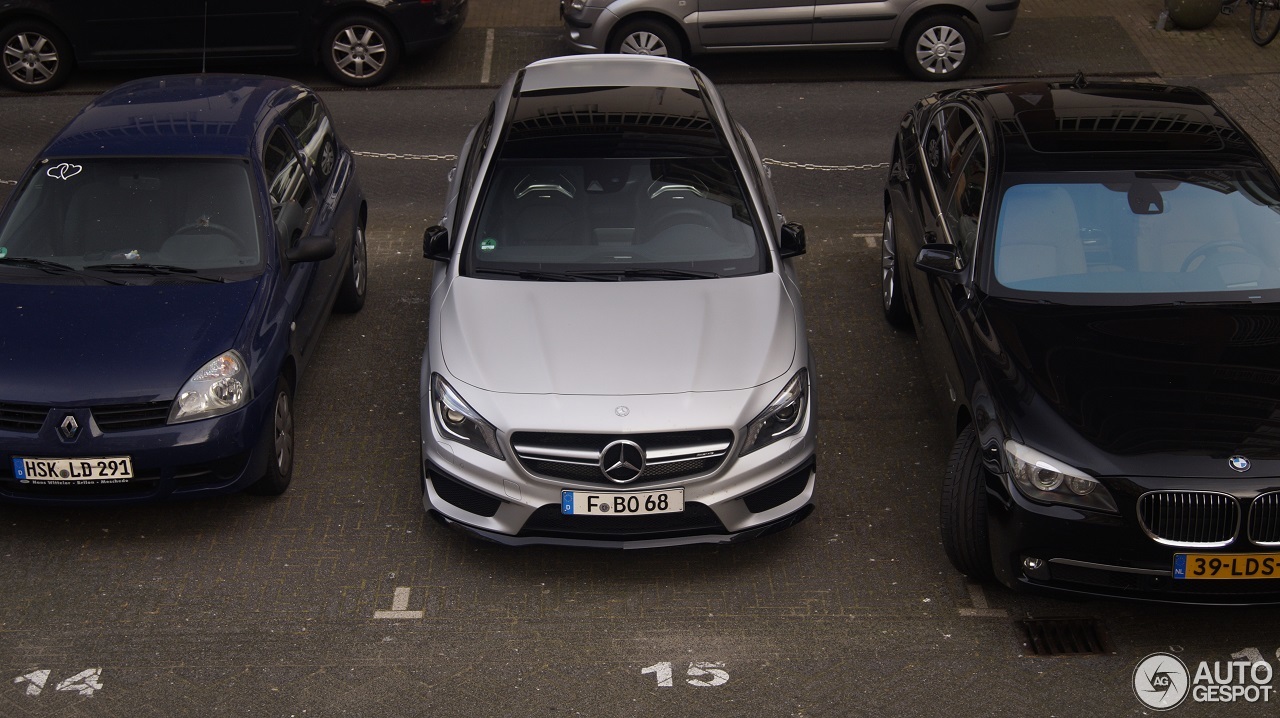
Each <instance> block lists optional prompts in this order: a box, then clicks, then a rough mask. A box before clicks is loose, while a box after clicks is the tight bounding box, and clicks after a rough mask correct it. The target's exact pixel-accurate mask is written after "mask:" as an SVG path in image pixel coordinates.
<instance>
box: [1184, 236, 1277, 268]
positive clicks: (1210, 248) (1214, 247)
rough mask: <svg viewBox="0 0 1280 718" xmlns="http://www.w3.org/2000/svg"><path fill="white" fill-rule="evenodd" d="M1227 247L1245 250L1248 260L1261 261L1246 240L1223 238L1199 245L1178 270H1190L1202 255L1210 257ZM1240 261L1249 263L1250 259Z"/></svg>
mask: <svg viewBox="0 0 1280 718" xmlns="http://www.w3.org/2000/svg"><path fill="white" fill-rule="evenodd" d="M1227 247H1235V248H1236V249H1240V250H1243V251H1244V254H1245V256H1246V257H1247V258H1248V260H1252V261H1261V259H1260V258H1259V257H1258V255H1256V254H1254V253H1253V248H1251V247H1250V246H1249V245H1247V244H1245V243H1244V242H1239V241H1235V240H1230V239H1222V240H1218V241H1216V242H1209V243H1208V244H1204V245H1201V246H1200V247H1197V248H1196V250H1195V251H1193V252H1192V253H1191V254H1188V255H1187V258H1186V259H1184V260H1182V268H1181V269H1179V270H1178V271H1179V272H1187V271H1190V270H1191V265H1192V264H1195V261H1196V260H1197V259H1199V258H1201V257H1206V258H1207V257H1209V255H1211V254H1217V253H1219V252H1221V251H1222V250H1224V249H1226V248H1227ZM1238 263H1239V264H1247V263H1248V261H1241V262H1238Z"/></svg>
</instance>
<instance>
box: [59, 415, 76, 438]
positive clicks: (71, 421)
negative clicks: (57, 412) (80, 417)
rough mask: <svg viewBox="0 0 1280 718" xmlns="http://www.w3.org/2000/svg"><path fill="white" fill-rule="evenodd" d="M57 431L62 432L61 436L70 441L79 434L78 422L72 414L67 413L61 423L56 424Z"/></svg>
mask: <svg viewBox="0 0 1280 718" xmlns="http://www.w3.org/2000/svg"><path fill="white" fill-rule="evenodd" d="M58 433H60V434H62V438H64V439H66V440H67V441H71V440H73V439H75V438H76V437H77V436H79V435H80V422H78V421H76V418H75V417H74V416H72V415H70V414H67V416H66V417H65V418H64V419H63V420H62V423H61V424H58Z"/></svg>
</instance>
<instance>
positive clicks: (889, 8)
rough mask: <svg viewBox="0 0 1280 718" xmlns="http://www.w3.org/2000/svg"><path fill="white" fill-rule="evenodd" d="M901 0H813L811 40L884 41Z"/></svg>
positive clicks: (838, 41)
mask: <svg viewBox="0 0 1280 718" xmlns="http://www.w3.org/2000/svg"><path fill="white" fill-rule="evenodd" d="M906 4H907V3H905V2H903V1H902V0H817V5H816V7H814V12H813V41H814V43H873V44H880V43H884V42H888V40H889V38H890V37H892V36H893V28H894V25H896V24H897V23H898V14H899V13H900V12H901V10H902V7H903V6H905V5H906Z"/></svg>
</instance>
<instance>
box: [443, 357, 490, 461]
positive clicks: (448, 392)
mask: <svg viewBox="0 0 1280 718" xmlns="http://www.w3.org/2000/svg"><path fill="white" fill-rule="evenodd" d="M431 415H432V417H434V418H435V421H436V428H437V429H439V430H440V433H441V434H442V435H443V436H444V438H446V439H448V440H450V441H457V442H459V443H462V444H466V445H467V446H470V447H471V448H473V449H475V450H476V451H479V452H481V453H484V454H488V455H489V456H492V457H493V458H495V459H501V458H503V456H502V448H501V447H500V446H498V430H497V429H495V428H494V426H493V424H490V423H489V422H487V421H485V420H484V417H482V416H480V414H478V413H476V410H475V409H472V408H471V407H470V406H469V405H468V404H467V402H465V401H463V400H462V397H460V396H458V392H456V391H454V390H453V387H451V386H449V383H448V382H446V381H445V380H444V378H443V377H441V376H440V375H439V374H433V375H432V376H431Z"/></svg>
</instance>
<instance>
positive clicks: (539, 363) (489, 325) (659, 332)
mask: <svg viewBox="0 0 1280 718" xmlns="http://www.w3.org/2000/svg"><path fill="white" fill-rule="evenodd" d="M437 321H438V322H439V328H438V331H437V332H436V333H435V334H436V336H437V337H438V339H439V342H440V347H439V348H440V351H441V352H442V353H443V356H444V360H445V364H446V366H447V367H448V370H449V372H450V373H451V374H452V375H453V376H455V377H457V378H458V379H459V380H461V381H463V382H466V383H467V384H470V385H472V386H475V387H478V388H480V389H484V390H487V391H493V392H503V393H518V394H594V395H614V396H620V395H636V394H672V393H678V392H704V391H732V390H738V389H746V388H749V387H754V386H758V385H760V384H763V383H765V382H767V381H770V380H772V379H775V378H777V377H778V376H780V375H782V374H783V373H784V372H786V371H787V370H788V369H789V368H790V367H791V365H792V363H793V362H794V361H795V355H796V343H797V336H796V334H797V328H798V326H799V322H798V320H797V317H796V305H795V304H794V303H793V302H792V300H791V297H789V296H788V295H787V292H786V288H785V287H784V286H783V283H782V281H781V279H780V278H779V277H778V276H777V275H775V274H759V275H753V276H748V277H733V278H725V279H699V280H675V281H631V282H554V283H553V282H523V281H506V280H486V279H473V278H468V277H458V278H456V279H455V280H454V281H453V283H452V285H451V286H450V288H449V290H448V295H447V296H446V297H445V298H444V301H443V305H442V306H441V308H440V314H439V317H438V318H437Z"/></svg>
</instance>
